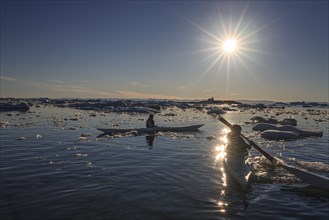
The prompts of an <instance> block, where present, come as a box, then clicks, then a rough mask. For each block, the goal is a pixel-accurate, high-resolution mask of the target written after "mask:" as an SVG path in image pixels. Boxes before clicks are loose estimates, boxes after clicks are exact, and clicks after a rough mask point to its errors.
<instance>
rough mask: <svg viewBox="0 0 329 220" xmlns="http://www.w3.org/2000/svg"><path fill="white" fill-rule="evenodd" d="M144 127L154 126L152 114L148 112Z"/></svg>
mask: <svg viewBox="0 0 329 220" xmlns="http://www.w3.org/2000/svg"><path fill="white" fill-rule="evenodd" d="M146 127H147V128H154V127H155V123H154V116H153V114H150V116H149V118H148V119H147V121H146Z"/></svg>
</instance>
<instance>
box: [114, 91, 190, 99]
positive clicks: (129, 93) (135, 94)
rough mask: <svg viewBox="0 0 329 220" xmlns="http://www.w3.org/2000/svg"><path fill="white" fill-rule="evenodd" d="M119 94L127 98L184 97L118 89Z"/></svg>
mask: <svg viewBox="0 0 329 220" xmlns="http://www.w3.org/2000/svg"><path fill="white" fill-rule="evenodd" d="M116 93H118V95H120V96H121V97H125V98H137V99H183V98H182V97H179V96H168V95H162V94H148V93H139V92H133V91H117V92H116Z"/></svg>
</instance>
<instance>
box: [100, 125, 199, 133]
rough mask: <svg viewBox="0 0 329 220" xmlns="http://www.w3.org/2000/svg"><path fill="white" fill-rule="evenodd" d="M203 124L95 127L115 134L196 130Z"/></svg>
mask: <svg viewBox="0 0 329 220" xmlns="http://www.w3.org/2000/svg"><path fill="white" fill-rule="evenodd" d="M203 125H204V124H199V125H189V126H182V127H154V128H97V129H98V130H100V131H102V132H103V133H105V134H117V133H127V132H133V131H135V132H137V133H154V132H189V131H197V130H198V129H199V128H200V127H202V126H203Z"/></svg>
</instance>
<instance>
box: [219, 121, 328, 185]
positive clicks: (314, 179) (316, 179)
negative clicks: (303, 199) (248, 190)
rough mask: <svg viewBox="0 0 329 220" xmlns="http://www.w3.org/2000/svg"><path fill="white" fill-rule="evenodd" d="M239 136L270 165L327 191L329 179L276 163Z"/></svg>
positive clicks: (249, 141) (227, 123) (253, 144)
mask: <svg viewBox="0 0 329 220" xmlns="http://www.w3.org/2000/svg"><path fill="white" fill-rule="evenodd" d="M219 121H221V122H222V123H223V124H225V125H226V126H228V127H229V128H231V127H232V125H231V124H230V123H229V122H228V121H226V120H225V119H224V118H223V117H220V118H219ZM240 135H241V137H242V138H244V139H245V140H246V141H248V143H249V144H250V146H252V147H254V148H255V149H256V150H258V151H259V152H260V153H261V154H263V155H264V156H265V157H266V158H267V159H268V160H269V161H271V163H272V164H274V165H278V166H280V167H282V168H283V169H285V170H287V171H288V172H290V173H292V174H294V175H295V176H296V177H298V178H299V179H301V180H302V181H303V182H305V183H308V184H310V185H312V186H316V187H318V188H321V189H325V190H329V178H327V177H324V176H320V175H318V174H315V173H311V172H307V171H305V170H301V169H298V168H296V167H292V166H289V165H286V164H284V163H277V160H276V159H275V158H274V157H272V156H271V155H270V154H269V153H267V152H266V151H264V150H263V149H262V148H260V147H259V146H258V145H257V144H255V142H253V141H251V140H249V139H248V138H247V137H246V136H244V135H243V134H240Z"/></svg>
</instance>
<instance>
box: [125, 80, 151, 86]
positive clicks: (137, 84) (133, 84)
mask: <svg viewBox="0 0 329 220" xmlns="http://www.w3.org/2000/svg"><path fill="white" fill-rule="evenodd" d="M129 85H130V86H139V87H150V85H149V84H144V83H141V82H139V81H133V82H130V83H129Z"/></svg>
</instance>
